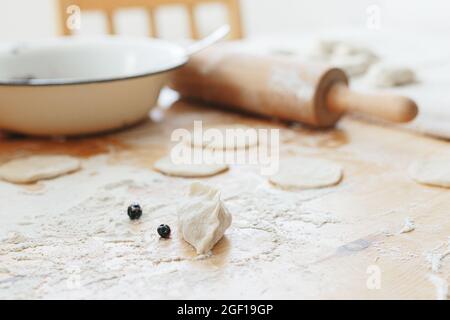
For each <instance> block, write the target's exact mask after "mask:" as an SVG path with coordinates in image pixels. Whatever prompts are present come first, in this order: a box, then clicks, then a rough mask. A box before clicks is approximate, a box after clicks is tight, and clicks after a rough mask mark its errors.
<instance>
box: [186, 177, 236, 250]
mask: <svg viewBox="0 0 450 320" xmlns="http://www.w3.org/2000/svg"><path fill="white" fill-rule="evenodd" d="M178 221H179V227H180V231H181V234H182V236H183V238H184V240H185V241H186V242H188V243H189V244H191V245H192V246H193V247H194V248H195V250H196V251H197V254H205V253H208V252H209V251H210V250H212V249H213V248H214V246H215V245H216V243H217V242H219V241H220V239H222V237H223V236H224V234H225V231H226V230H227V229H228V228H229V227H230V225H231V221H232V217H231V214H230V213H229V211H228V210H227V209H226V208H225V206H224V204H223V202H222V201H221V199H220V192H219V190H217V189H215V188H213V187H211V186H208V185H205V184H201V183H199V182H195V183H193V184H192V185H191V189H190V193H189V196H188V199H187V200H186V201H184V202H183V203H182V204H181V205H180V206H179V208H178Z"/></svg>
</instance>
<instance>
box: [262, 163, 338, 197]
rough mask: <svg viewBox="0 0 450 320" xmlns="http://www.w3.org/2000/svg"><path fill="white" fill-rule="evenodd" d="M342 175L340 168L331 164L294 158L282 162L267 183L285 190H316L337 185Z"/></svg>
mask: <svg viewBox="0 0 450 320" xmlns="http://www.w3.org/2000/svg"><path fill="white" fill-rule="evenodd" d="M342 175H343V170H342V167H341V166H340V165H338V164H335V163H333V162H330V161H326V160H322V159H313V158H302V157H296V158H290V159H286V160H282V161H281V162H280V169H279V171H278V173H277V174H275V175H273V176H272V177H270V178H269V181H270V182H271V183H272V184H274V185H276V186H278V187H280V188H282V189H286V190H295V189H318V188H324V187H330V186H334V185H336V184H338V183H339V182H340V181H341V180H342Z"/></svg>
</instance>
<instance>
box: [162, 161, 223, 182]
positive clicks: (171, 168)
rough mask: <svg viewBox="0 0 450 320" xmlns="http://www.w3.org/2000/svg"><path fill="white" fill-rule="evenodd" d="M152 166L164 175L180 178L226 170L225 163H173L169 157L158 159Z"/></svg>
mask: <svg viewBox="0 0 450 320" xmlns="http://www.w3.org/2000/svg"><path fill="white" fill-rule="evenodd" d="M153 167H154V169H155V170H157V171H159V172H161V173H163V174H165V175H168V176H174V177H181V178H202V177H211V176H214V175H216V174H219V173H222V172H224V171H226V170H228V165H226V164H175V163H173V161H172V160H171V159H170V157H165V158H162V159H160V160H158V161H157V162H156V163H155V164H154V166H153Z"/></svg>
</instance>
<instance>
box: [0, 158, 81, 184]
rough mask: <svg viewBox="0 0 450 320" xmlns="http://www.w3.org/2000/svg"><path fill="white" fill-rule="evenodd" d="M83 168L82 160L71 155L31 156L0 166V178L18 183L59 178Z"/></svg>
mask: <svg viewBox="0 0 450 320" xmlns="http://www.w3.org/2000/svg"><path fill="white" fill-rule="evenodd" d="M80 168H81V161H80V160H79V159H77V158H74V157H70V156H55V155H49V156H31V157H27V158H21V159H16V160H12V161H9V162H7V163H5V164H3V165H2V166H0V178H1V179H3V180H5V181H8V182H12V183H17V184H26V183H33V182H37V181H40V180H47V179H53V178H57V177H59V176H62V175H64V174H68V173H72V172H75V171H77V170H79V169H80Z"/></svg>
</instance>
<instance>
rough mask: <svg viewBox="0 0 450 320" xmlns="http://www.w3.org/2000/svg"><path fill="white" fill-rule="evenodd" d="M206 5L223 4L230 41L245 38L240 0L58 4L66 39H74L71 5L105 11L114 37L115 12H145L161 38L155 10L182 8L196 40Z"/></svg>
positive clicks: (72, 0) (71, 0) (67, 0)
mask: <svg viewBox="0 0 450 320" xmlns="http://www.w3.org/2000/svg"><path fill="white" fill-rule="evenodd" d="M205 3H223V4H224V5H225V6H226V7H227V10H228V17H229V24H230V26H231V33H230V39H240V38H242V29H241V16H240V8H239V0H59V14H60V19H59V20H60V23H61V28H62V31H63V34H64V35H71V34H72V30H70V28H68V26H67V23H66V20H67V18H68V12H67V8H69V6H71V5H76V6H78V7H79V8H80V9H81V11H102V12H104V13H105V14H106V17H107V30H108V33H109V34H115V33H116V30H115V26H114V12H115V11H116V10H118V9H123V8H145V9H146V11H147V12H148V16H149V20H150V26H149V28H150V36H152V37H158V27H157V23H156V10H157V8H159V7H162V6H165V5H173V4H181V5H184V6H185V7H186V9H187V13H188V17H189V27H190V32H191V36H192V38H193V39H199V38H200V37H201V35H200V33H199V30H198V26H197V23H196V19H195V8H196V7H197V6H198V5H201V4H205Z"/></svg>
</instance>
